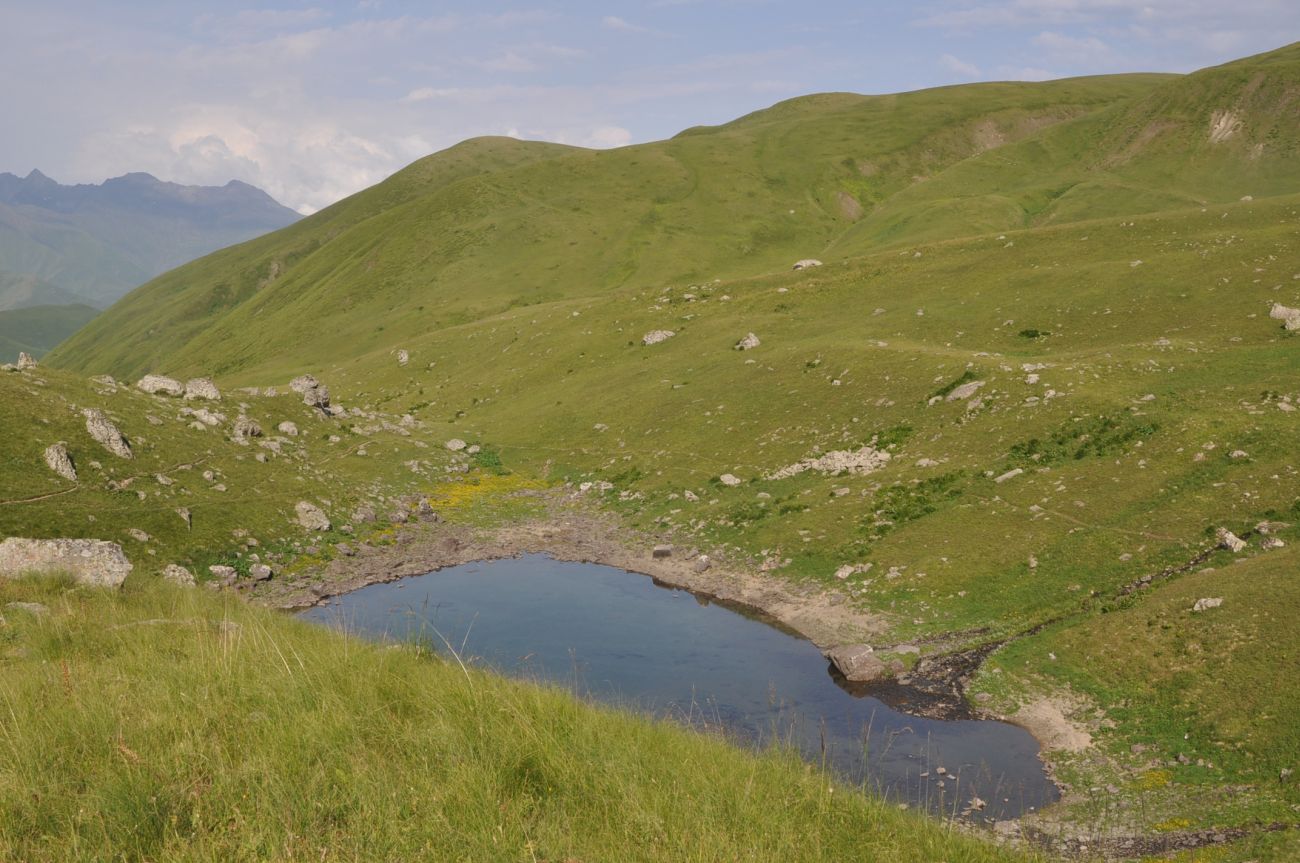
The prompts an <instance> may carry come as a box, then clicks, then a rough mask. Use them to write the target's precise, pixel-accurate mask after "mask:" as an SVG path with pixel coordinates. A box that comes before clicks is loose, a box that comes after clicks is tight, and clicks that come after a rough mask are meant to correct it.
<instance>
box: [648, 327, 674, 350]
mask: <svg viewBox="0 0 1300 863" xmlns="http://www.w3.org/2000/svg"><path fill="white" fill-rule="evenodd" d="M675 335H677V333H675V332H673V331H672V330H651V331H650V332H648V333H646V334H645V335H644V336H642V337H641V344H643V345H646V346H649V345H657V344H659V343H660V342H666V341H668V340H669V339H671V338H672V337H673V336H675Z"/></svg>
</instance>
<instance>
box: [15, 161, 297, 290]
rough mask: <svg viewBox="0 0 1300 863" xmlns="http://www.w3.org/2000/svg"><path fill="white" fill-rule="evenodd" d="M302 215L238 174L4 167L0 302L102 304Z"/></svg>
mask: <svg viewBox="0 0 1300 863" xmlns="http://www.w3.org/2000/svg"><path fill="white" fill-rule="evenodd" d="M298 218H299V216H298V214H297V213H295V212H294V211H293V210H290V209H289V208H288V207H285V206H282V205H281V204H279V203H277V202H276V201H275V200H274V199H273V198H271V196H270V195H267V194H266V193H265V192H263V191H262V190H260V189H257V188H255V187H253V186H250V185H248V184H247V183H241V182H239V181H238V180H232V181H230V182H229V183H227V184H226V185H224V186H182V185H179V184H177V183H168V182H164V181H162V180H159V179H157V178H156V177H153V176H151V175H149V174H143V173H133V174H126V175H124V176H121V177H115V178H113V179H111V180H106V181H105V182H103V183H101V184H99V185H87V184H79V185H75V186H64V185H61V184H59V183H57V182H55V181H54V180H52V179H50V178H49V177H47V176H45V175H44V174H42V173H41V172H40V171H32V172H31V173H30V174H28V175H27V176H26V177H18V176H15V175H14V174H7V173H0V311H4V310H7V309H15V308H24V307H28V306H35V305H48V304H67V303H77V302H81V303H85V304H87V305H91V306H95V307H98V308H104V307H106V306H108V305H110V304H111V303H113V302H114V301H115V300H117V299H119V298H120V297H122V296H123V295H125V294H126V293H127V292H128V291H130V290H131V289H133V288H135V287H137V286H138V285H141V284H143V283H145V282H147V281H148V280H149V279H151V278H153V277H154V276H157V275H159V274H160V273H164V272H166V271H167V270H170V269H172V268H173V267H177V266H180V265H181V264H183V263H186V262H187V261H191V260H193V259H195V258H198V257H201V256H203V255H206V254H208V253H209V252H213V251H215V250H217V249H220V248H224V247H225V246H230V245H234V244H235V243H239V242H243V241H244V240H248V239H251V238H253V237H256V236H259V235H261V234H264V233H266V232H268V231H273V230H276V229H277V228H283V227H284V226H286V225H288V224H290V223H291V222H294V221H296V220H297V219H298Z"/></svg>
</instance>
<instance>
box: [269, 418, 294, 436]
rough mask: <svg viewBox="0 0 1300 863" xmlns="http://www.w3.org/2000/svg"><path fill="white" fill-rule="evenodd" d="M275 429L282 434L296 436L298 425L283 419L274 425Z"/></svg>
mask: <svg viewBox="0 0 1300 863" xmlns="http://www.w3.org/2000/svg"><path fill="white" fill-rule="evenodd" d="M275 430H276V431H278V432H279V433H280V434H282V435H288V436H289V437H297V436H298V426H296V425H294V424H293V423H291V422H289V421H288V420H285V421H284V422H282V423H280V424H279V425H278V426H276V427H275Z"/></svg>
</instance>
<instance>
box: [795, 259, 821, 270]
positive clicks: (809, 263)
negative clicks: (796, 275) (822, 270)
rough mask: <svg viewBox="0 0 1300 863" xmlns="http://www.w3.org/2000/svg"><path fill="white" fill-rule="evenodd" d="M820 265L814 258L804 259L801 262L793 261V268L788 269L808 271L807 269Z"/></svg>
mask: <svg viewBox="0 0 1300 863" xmlns="http://www.w3.org/2000/svg"><path fill="white" fill-rule="evenodd" d="M821 265H822V262H821V261H819V260H817V259H816V258H804V259H803V260H802V261H795V262H794V266H793V267H791V268H790V269H792V270H808V269H812V268H813V267H820V266H821Z"/></svg>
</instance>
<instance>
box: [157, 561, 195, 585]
mask: <svg viewBox="0 0 1300 863" xmlns="http://www.w3.org/2000/svg"><path fill="white" fill-rule="evenodd" d="M162 578H163V581H170V582H171V583H172V584H178V585H180V586H181V587H193V586H194V584H195V581H194V573H192V572H190V571H189V570H188V569H186V568H185V567H183V566H178V565H177V564H174V563H169V564H167V566H165V567H163V571H162Z"/></svg>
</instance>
